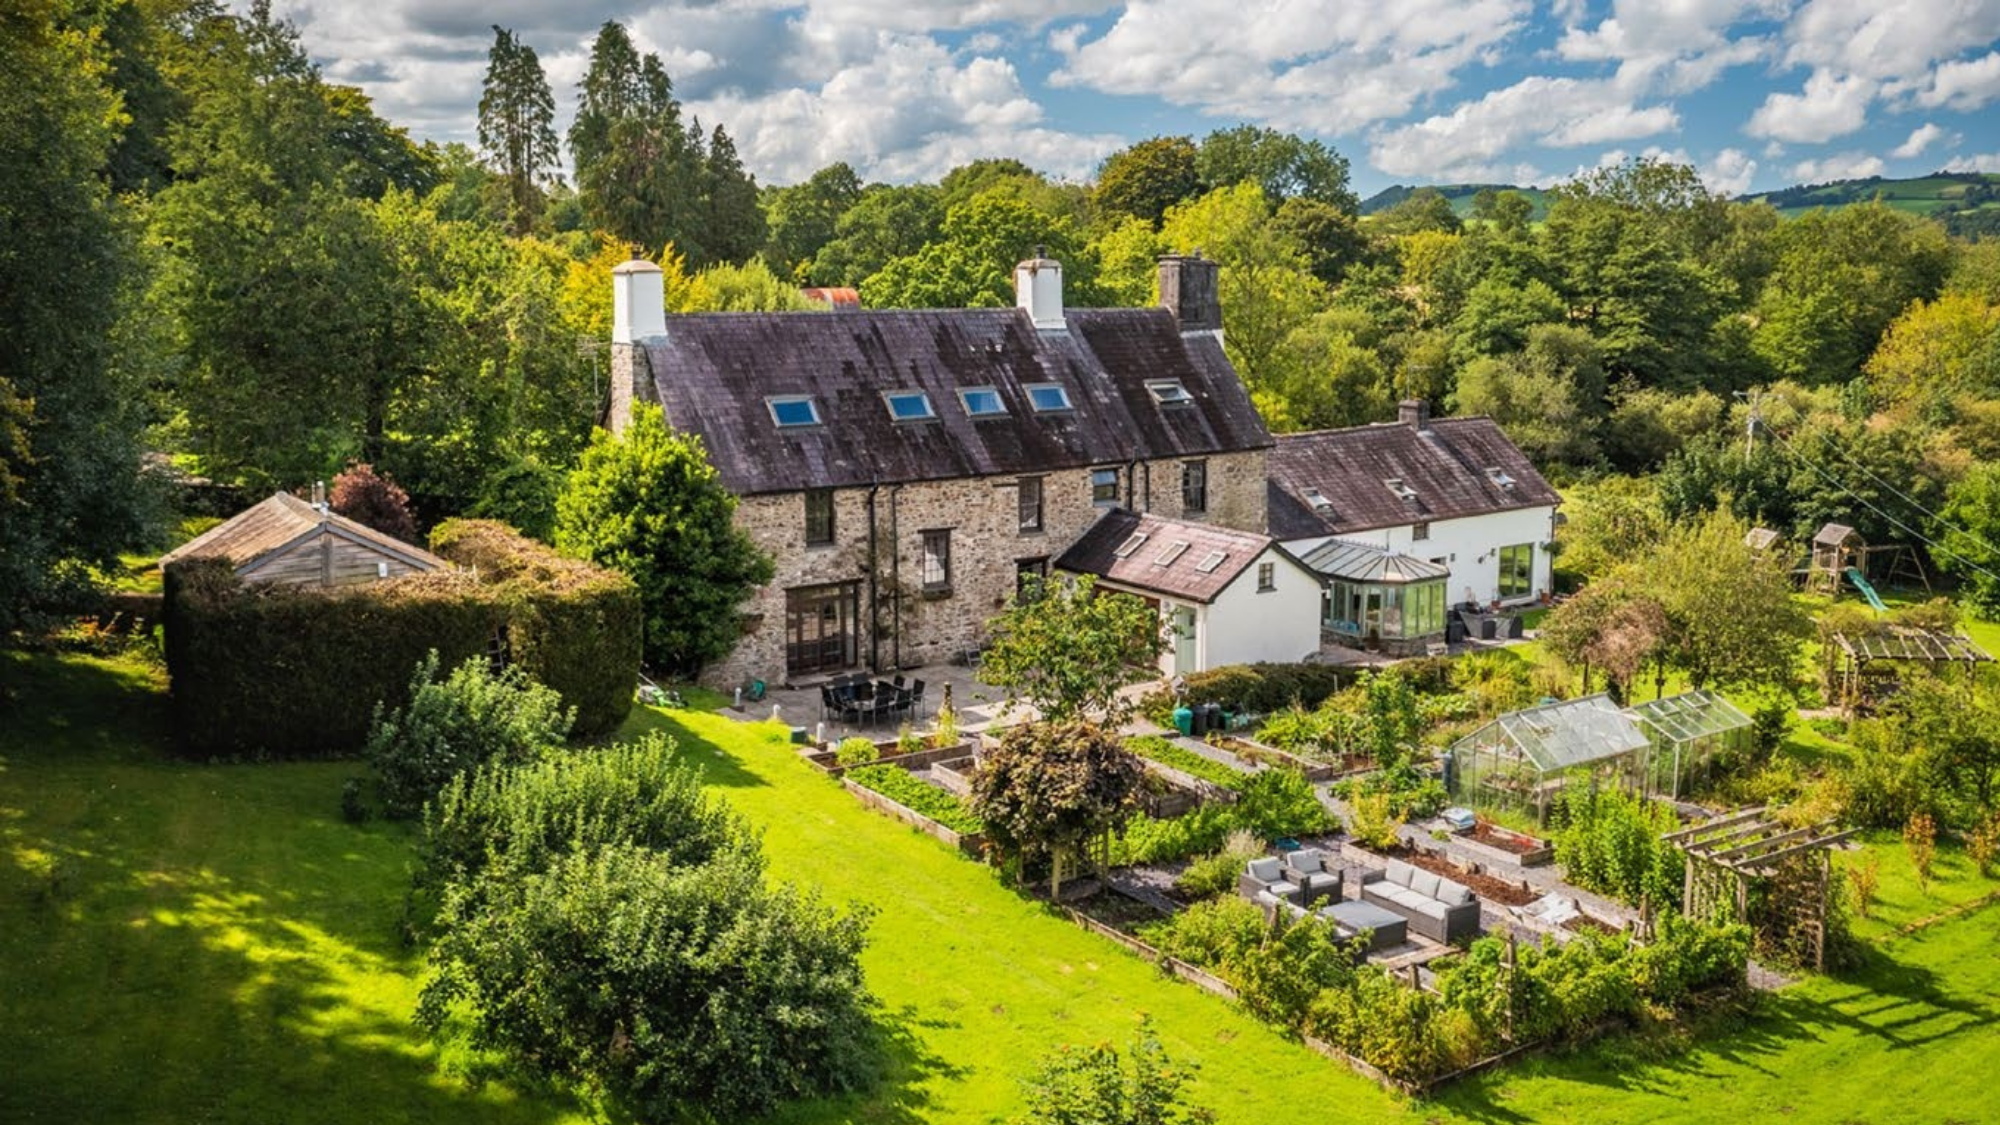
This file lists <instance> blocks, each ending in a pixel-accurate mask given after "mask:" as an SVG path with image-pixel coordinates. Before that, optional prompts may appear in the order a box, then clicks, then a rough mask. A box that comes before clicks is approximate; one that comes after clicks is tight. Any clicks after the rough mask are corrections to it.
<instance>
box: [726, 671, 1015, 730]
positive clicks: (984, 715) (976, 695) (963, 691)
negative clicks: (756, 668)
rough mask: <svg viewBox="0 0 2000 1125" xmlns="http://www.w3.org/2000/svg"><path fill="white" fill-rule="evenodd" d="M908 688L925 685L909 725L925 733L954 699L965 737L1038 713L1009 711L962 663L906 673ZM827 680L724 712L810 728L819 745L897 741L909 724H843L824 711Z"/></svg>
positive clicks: (772, 692) (771, 694)
mask: <svg viewBox="0 0 2000 1125" xmlns="http://www.w3.org/2000/svg"><path fill="white" fill-rule="evenodd" d="M902 675H903V681H904V683H906V684H911V683H915V682H916V681H918V680H922V681H924V709H923V714H922V715H917V714H915V713H912V714H911V715H909V716H908V718H907V721H908V722H909V723H910V725H911V727H912V728H913V729H914V730H916V732H917V733H919V734H925V733H928V732H929V731H931V730H932V729H934V728H935V725H936V715H937V709H938V708H939V707H940V706H942V705H943V704H944V702H945V701H946V700H947V699H949V700H950V701H951V706H952V710H953V712H954V713H956V714H957V716H958V729H959V730H960V731H961V732H964V733H972V732H975V731H983V730H985V729H987V728H988V727H993V726H1012V725H1013V724H1015V723H1018V722H1023V721H1025V720H1027V719H1030V718H1033V717H1034V714H1035V711H1034V709H1033V708H1032V707H1028V706H1026V705H1025V704H1024V705H1021V706H1018V707H1014V708H1011V709H1007V710H1005V712H1004V713H1003V705H1004V704H1005V703H1006V696H1005V695H1004V693H1002V692H1001V691H1000V689H998V688H995V687H990V686H988V685H986V684H982V683H980V682H979V681H978V680H977V679H976V678H974V676H973V669H971V668H969V667H965V666H963V665H957V664H932V665H927V666H925V667H922V668H907V669H904V670H903V673H902ZM893 676H894V673H889V674H884V675H878V676H876V677H875V678H876V679H879V680H888V679H891V678H893ZM824 682H827V681H826V679H820V680H814V681H812V682H810V683H804V684H794V685H790V686H787V687H775V686H774V687H772V688H771V689H770V690H769V691H767V692H765V694H764V699H763V701H762V702H761V703H750V702H747V701H746V702H745V703H744V704H743V708H742V710H740V711H739V710H737V709H736V708H735V707H724V708H722V710H721V712H720V713H721V714H723V715H727V716H729V717H730V718H733V719H741V720H744V721H746V722H759V721H763V720H765V719H773V718H775V719H777V720H778V721H779V722H782V723H785V724H787V725H789V726H794V727H804V728H806V732H807V734H806V737H807V739H808V740H809V741H812V742H815V743H825V742H839V741H840V740H841V739H843V738H848V737H852V736H857V735H858V736H860V737H862V738H872V739H875V740H876V741H878V742H879V741H885V740H887V739H891V738H894V737H896V733H897V731H898V730H900V729H901V727H902V722H903V721H904V720H897V721H894V722H888V721H885V722H880V723H872V724H870V723H860V724H856V723H843V722H841V721H839V720H837V719H834V718H831V717H823V716H822V715H821V713H820V710H821V709H820V699H819V689H820V684H822V683H824Z"/></svg>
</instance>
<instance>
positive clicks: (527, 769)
mask: <svg viewBox="0 0 2000 1125" xmlns="http://www.w3.org/2000/svg"><path fill="white" fill-rule="evenodd" d="M755 840H756V838H755V836H754V835H753V834H752V833H751V831H750V829H749V828H748V827H747V826H746V825H745V824H744V823H743V822H742V821H741V820H740V819H738V818H737V817H736V816H735V815H734V814H733V813H731V812H730V811H729V808H728V806H727V805H725V804H723V803H722V802H720V801H717V800H715V799H714V798H712V797H710V796H708V795H707V793H706V791H705V790H704V789H703V788H702V783H701V774H700V772H699V771H698V770H696V769H695V768H694V767H693V766H692V765H690V764H689V763H688V762H687V761H686V759H684V758H683V757H682V756H681V755H680V753H679V752H678V750H677V749H676V748H675V746H674V742H673V740H672V739H670V738H668V737H666V736H665V735H663V734H660V733H659V732H657V731H653V732H649V733H647V734H646V735H644V736H642V737H641V738H639V739H638V740H636V741H633V742H625V743H620V744H618V745H615V746H606V747H602V748H592V749H587V750H568V751H558V752H555V753H551V754H547V755H544V756H543V757H541V758H539V759H537V760H535V761H532V762H528V763H525V764H506V763H496V764H492V765H487V766H482V767H480V768H478V769H474V770H470V771H467V772H465V773H461V774H459V775H458V776H457V777H454V778H452V779H451V781H450V782H449V783H447V784H446V785H445V786H444V788H443V789H441V790H440V791H439V792H438V795H437V798H436V799H435V800H433V801H432V802H431V803H430V805H429V806H428V807H426V808H425V810H424V834H423V843H422V845H421V847H420V850H419V855H420V857H421V862H422V868H421V869H420V871H419V872H418V877H417V882H418V885H419V886H426V887H441V886H444V885H445V884H447V883H450V882H458V883H470V882H472V881H473V880H474V879H476V878H477V877H478V876H479V875H481V874H483V873H484V872H485V871H486V870H487V869H488V868H489V867H492V866H499V867H504V868H507V869H509V870H513V871H543V870H547V869H548V868H549V867H550V866H551V865H552V864H553V863H554V861H555V859H556V857H558V856H562V855H568V854H570V853H572V852H588V851H591V850H594V849H596V848H601V847H606V846H609V845H613V844H616V845H621V846H631V847H641V848H646V849H648V850H650V851H652V852H653V853H655V854H656V855H658V856H659V857H660V858H661V859H662V860H663V861H664V862H667V863H672V864H676V865H680V866H692V865H696V864H702V863H707V862H709V861H711V860H713V859H715V858H716V857H717V856H719V855H723V854H725V853H732V852H754V851H755V850H756V845H755Z"/></svg>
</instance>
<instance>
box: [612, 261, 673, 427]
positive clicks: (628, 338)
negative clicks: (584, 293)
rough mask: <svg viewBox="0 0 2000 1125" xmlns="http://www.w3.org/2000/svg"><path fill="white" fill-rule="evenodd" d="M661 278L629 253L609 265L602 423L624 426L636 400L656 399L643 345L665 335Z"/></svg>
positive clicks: (663, 282)
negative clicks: (607, 389) (607, 375)
mask: <svg viewBox="0 0 2000 1125" xmlns="http://www.w3.org/2000/svg"><path fill="white" fill-rule="evenodd" d="M666 283H667V278H666V275H665V274H663V273H661V272H660V267H658V266H656V265H654V264H653V263H651V262H647V261H642V260H640V259H638V258H634V259H632V260H631V261H629V262H625V263H623V264H621V265H619V266H617V267H615V268H614V269H612V271H611V404H610V407H609V408H608V410H607V411H606V413H605V416H604V425H605V427H606V428H608V429H609V430H610V431H611V432H612V433H619V432H621V431H623V430H624V429H625V425H626V423H628V422H630V421H631V420H632V406H633V404H634V403H637V402H657V401H658V400H659V395H658V392H656V391H655V390H654V388H653V385H652V378H653V364H652V359H651V357H650V356H649V355H647V354H646V345H647V344H648V343H650V342H652V341H656V340H664V339H666V336H667V293H666V288H667V285H666Z"/></svg>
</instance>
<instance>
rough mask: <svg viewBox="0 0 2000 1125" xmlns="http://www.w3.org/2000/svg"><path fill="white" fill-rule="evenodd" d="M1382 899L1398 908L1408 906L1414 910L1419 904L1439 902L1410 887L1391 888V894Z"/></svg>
mask: <svg viewBox="0 0 2000 1125" xmlns="http://www.w3.org/2000/svg"><path fill="white" fill-rule="evenodd" d="M1382 897H1383V898H1386V899H1388V900H1389V901H1390V902H1393V903H1395V904H1396V905H1397V906H1408V907H1411V908H1413V909H1414V908H1415V907H1416V906H1417V905H1418V904H1419V903H1425V902H1436V901H1437V900H1436V899H1434V898H1431V897H1430V896H1428V895H1420V894H1418V893H1417V892H1415V891H1413V890H1411V889H1410V888H1408V887H1394V886H1392V887H1390V888H1389V892H1388V893H1387V894H1385V895H1383V896H1382Z"/></svg>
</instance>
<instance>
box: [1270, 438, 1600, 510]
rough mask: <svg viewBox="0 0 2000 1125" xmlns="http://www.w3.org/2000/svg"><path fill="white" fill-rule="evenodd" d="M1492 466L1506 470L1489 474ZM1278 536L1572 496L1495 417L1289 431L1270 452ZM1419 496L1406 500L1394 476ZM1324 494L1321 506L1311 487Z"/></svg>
mask: <svg viewBox="0 0 2000 1125" xmlns="http://www.w3.org/2000/svg"><path fill="white" fill-rule="evenodd" d="M1489 470H1497V471H1496V472H1489ZM1269 474H1270V484H1269V500H1270V513H1271V534H1273V535H1275V536H1277V537H1278V538H1279V539H1310V538H1314V537H1317V536H1322V535H1346V534H1349V533H1352V532H1357V531H1372V530H1375V529H1377V528H1384V527H1402V526H1405V525H1408V524H1413V523H1421V522H1434V521H1437V520H1448V519H1460V518H1463V517H1466V516H1481V515H1487V514H1490V513H1493V512H1507V511H1514V510H1516V509H1520V508H1539V507H1546V506H1550V505H1554V504H1559V503H1561V502H1562V498H1561V497H1560V496H1558V495H1557V494H1556V490H1555V489H1553V488H1551V487H1549V482H1548V481H1546V480H1544V479H1542V474H1541V473H1539V472H1536V471H1535V466H1534V464H1533V463H1531V462H1530V461H1529V460H1528V458H1527V455H1526V454H1524V453H1522V452H1521V450H1520V449H1519V447H1517V446H1516V445H1515V444H1514V443H1513V442H1511V441H1509V440H1507V435H1506V434H1504V433H1502V432H1501V431H1500V427H1499V426H1498V425H1497V424H1495V423H1494V421H1493V420H1492V419H1491V418H1436V419H1432V420H1431V421H1430V422H1429V425H1428V428H1425V429H1422V430H1419V429H1418V428H1417V427H1416V426H1413V425H1410V424H1409V423H1407V422H1390V423H1385V424H1381V425H1374V426H1355V427H1352V428H1350V429H1345V430H1320V431H1317V432H1314V433H1305V434H1284V435H1281V436H1280V437H1279V438H1278V439H1277V444H1276V446H1275V447H1274V448H1273V449H1272V450H1271V454H1270V465H1269ZM1389 481H1398V482H1401V484H1402V486H1403V487H1404V488H1406V489H1408V490H1409V491H1410V492H1412V493H1414V495H1413V496H1412V497H1411V498H1409V499H1404V498H1403V497H1402V496H1400V495H1398V494H1397V493H1396V492H1394V491H1392V490H1391V488H1390V486H1389V484H1388V483H1386V482H1389ZM1313 491H1316V492H1317V494H1318V495H1319V496H1320V497H1321V498H1322V499H1321V502H1320V506H1319V507H1318V508H1317V509H1316V508H1315V507H1314V504H1313V500H1312V496H1311V493H1312V492H1313Z"/></svg>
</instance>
